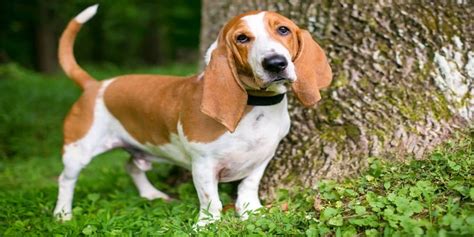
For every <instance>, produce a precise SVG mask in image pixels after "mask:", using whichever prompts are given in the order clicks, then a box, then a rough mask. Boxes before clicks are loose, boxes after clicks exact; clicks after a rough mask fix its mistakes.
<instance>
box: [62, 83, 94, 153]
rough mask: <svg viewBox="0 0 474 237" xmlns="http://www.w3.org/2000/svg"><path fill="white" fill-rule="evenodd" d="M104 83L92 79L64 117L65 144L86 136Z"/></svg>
mask: <svg viewBox="0 0 474 237" xmlns="http://www.w3.org/2000/svg"><path fill="white" fill-rule="evenodd" d="M101 84H102V83H100V82H96V81H92V83H89V84H88V86H87V87H86V88H84V93H83V94H82V95H81V97H80V98H79V100H77V101H76V103H74V105H73V106H72V108H71V110H70V111H69V113H68V115H67V116H66V119H64V125H63V126H64V127H63V130H64V145H67V144H69V143H72V142H74V141H77V140H79V139H81V138H82V137H84V136H85V135H86V133H87V132H88V131H89V129H90V127H91V126H92V122H93V121H94V108H95V103H96V98H97V94H98V92H99V89H100V86H101Z"/></svg>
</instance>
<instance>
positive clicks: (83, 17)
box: [74, 4, 99, 24]
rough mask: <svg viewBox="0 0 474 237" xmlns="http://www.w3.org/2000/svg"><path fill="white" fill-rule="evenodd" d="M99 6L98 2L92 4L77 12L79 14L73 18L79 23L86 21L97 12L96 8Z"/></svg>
mask: <svg viewBox="0 0 474 237" xmlns="http://www.w3.org/2000/svg"><path fill="white" fill-rule="evenodd" d="M98 7H99V4H95V5H92V6H90V7H88V8H86V9H85V10H84V11H82V12H81V13H79V15H77V16H76V18H74V19H75V20H76V21H77V22H79V23H80V24H84V23H86V22H87V21H88V20H90V19H91V18H92V17H93V16H94V15H95V14H96V13H97V8H98Z"/></svg>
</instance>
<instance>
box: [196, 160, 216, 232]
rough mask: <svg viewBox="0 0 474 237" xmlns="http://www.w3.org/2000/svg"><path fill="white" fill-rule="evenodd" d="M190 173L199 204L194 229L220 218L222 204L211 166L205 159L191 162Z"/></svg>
mask: <svg viewBox="0 0 474 237" xmlns="http://www.w3.org/2000/svg"><path fill="white" fill-rule="evenodd" d="M192 173H193V182H194V187H195V188H196V192H197V194H198V198H199V204H200V209H199V219H198V222H197V223H196V225H195V227H200V226H205V225H207V224H209V223H212V222H214V221H216V220H218V219H219V218H220V217H221V210H222V203H221V201H220V200H219V193H218V190H217V184H218V180H217V177H216V173H215V171H214V168H213V165H212V164H209V161H208V160H206V159H201V160H198V161H196V160H193V164H192Z"/></svg>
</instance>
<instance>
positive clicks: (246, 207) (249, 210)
mask: <svg viewBox="0 0 474 237" xmlns="http://www.w3.org/2000/svg"><path fill="white" fill-rule="evenodd" d="M261 208H263V206H262V204H260V202H254V203H245V204H242V205H238V204H237V205H236V211H237V213H238V215H239V216H240V219H241V220H243V221H244V220H247V219H248V218H249V215H250V214H254V213H258V212H259V211H260V210H261Z"/></svg>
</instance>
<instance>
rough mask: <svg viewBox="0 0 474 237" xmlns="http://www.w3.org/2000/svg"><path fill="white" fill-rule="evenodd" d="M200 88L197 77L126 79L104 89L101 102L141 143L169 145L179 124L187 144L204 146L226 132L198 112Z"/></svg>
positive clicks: (145, 76)
mask: <svg viewBox="0 0 474 237" xmlns="http://www.w3.org/2000/svg"><path fill="white" fill-rule="evenodd" d="M202 87H203V80H199V79H198V78H197V77H196V76H192V77H188V78H183V77H173V76H158V75H128V76H122V77H118V78H117V79H115V81H114V82H112V83H111V84H110V85H109V86H108V87H107V89H106V91H105V93H104V100H105V105H106V106H107V108H108V109H109V111H110V112H111V113H112V115H113V116H114V117H115V118H117V119H118V120H119V121H120V123H121V124H122V125H123V126H124V128H125V129H126V130H127V132H128V133H129V134H130V135H132V136H133V137H134V138H135V139H137V140H138V141H139V142H140V143H147V142H149V143H151V144H154V145H162V144H166V143H169V138H170V134H172V133H174V134H176V133H177V125H178V120H179V121H180V122H181V124H182V126H183V130H184V133H185V135H186V137H187V138H188V139H189V140H190V141H195V142H204V143H206V142H210V141H213V140H215V139H217V138H218V137H219V136H221V135H222V134H224V133H225V132H226V131H227V129H226V128H225V127H224V126H223V125H222V124H220V123H218V122H217V121H216V120H214V119H212V118H211V117H209V116H207V115H205V114H203V113H202V112H201V111H200V103H201V100H202ZM215 99H219V98H215ZM246 111H249V109H247V110H246Z"/></svg>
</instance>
